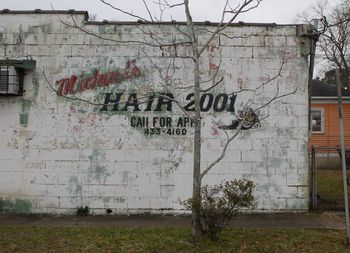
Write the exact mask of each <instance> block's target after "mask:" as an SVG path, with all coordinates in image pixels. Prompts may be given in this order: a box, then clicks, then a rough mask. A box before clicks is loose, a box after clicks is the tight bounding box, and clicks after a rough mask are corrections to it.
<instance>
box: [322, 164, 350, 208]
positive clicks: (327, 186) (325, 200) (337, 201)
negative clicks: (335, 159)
mask: <svg viewBox="0 0 350 253" xmlns="http://www.w3.org/2000/svg"><path fill="white" fill-rule="evenodd" d="M349 176H350V174H349V172H348V178H349ZM342 180H343V177H342V171H341V170H318V171H317V188H318V189H317V190H318V192H317V194H318V196H319V208H320V209H321V210H344V192H343V181H342ZM348 192H349V193H350V186H348Z"/></svg>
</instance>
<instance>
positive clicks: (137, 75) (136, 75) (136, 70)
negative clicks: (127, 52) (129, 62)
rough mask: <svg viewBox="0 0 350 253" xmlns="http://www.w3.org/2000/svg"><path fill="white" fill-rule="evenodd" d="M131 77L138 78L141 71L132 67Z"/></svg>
mask: <svg viewBox="0 0 350 253" xmlns="http://www.w3.org/2000/svg"><path fill="white" fill-rule="evenodd" d="M131 73H132V76H133V77H136V78H137V77H140V76H141V69H140V68H139V67H137V66H136V65H134V67H133V68H132V72H131Z"/></svg>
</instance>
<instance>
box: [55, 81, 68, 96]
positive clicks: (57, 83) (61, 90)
mask: <svg viewBox="0 0 350 253" xmlns="http://www.w3.org/2000/svg"><path fill="white" fill-rule="evenodd" d="M67 81H68V79H67V78H66V79H61V80H58V81H56V86H59V87H58V90H57V95H58V96H62V93H63V88H64V86H65V83H66V82H67Z"/></svg>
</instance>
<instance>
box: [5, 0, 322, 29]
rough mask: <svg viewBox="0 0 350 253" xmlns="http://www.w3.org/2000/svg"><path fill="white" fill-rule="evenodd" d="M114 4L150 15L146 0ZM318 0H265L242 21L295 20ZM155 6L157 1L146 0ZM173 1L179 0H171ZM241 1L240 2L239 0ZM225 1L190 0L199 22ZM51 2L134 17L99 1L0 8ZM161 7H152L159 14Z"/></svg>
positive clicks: (26, 0) (26, 1)
mask: <svg viewBox="0 0 350 253" xmlns="http://www.w3.org/2000/svg"><path fill="white" fill-rule="evenodd" d="M106 1H109V2H110V3H111V4H113V5H115V6H118V7H120V8H123V9H125V10H128V11H133V12H134V13H135V14H139V15H141V16H145V15H146V14H147V12H146V10H145V8H144V5H143V2H142V0H106ZM315 1H316V0H263V1H262V3H261V4H260V6H259V8H257V9H255V10H252V11H250V12H249V13H248V14H246V15H244V16H240V17H238V18H237V20H236V21H237V22H238V21H245V22H260V23H278V24H290V23H295V18H296V16H297V15H298V14H300V13H301V12H303V11H304V10H305V9H307V8H308V7H310V5H311V4H313V3H314V2H315ZM146 2H147V3H149V5H150V6H151V5H153V4H152V3H153V2H154V0H146ZM168 2H170V3H176V2H179V1H172V0H168ZM236 2H237V1H236ZM223 3H224V0H190V4H191V6H190V7H191V13H192V16H193V18H194V20H196V21H205V20H209V21H217V20H218V19H219V18H220V12H221V8H222V7H223ZM51 4H52V6H53V7H54V9H56V10H68V9H76V10H87V11H88V12H89V14H97V19H98V20H103V19H108V20H118V21H122V20H130V19H128V17H127V16H125V15H122V14H121V13H117V12H116V11H115V10H113V9H112V8H110V7H108V6H106V5H104V4H103V3H101V2H100V1H99V0H1V1H0V9H10V10H34V9H43V10H50V9H52V8H51ZM156 10H157V8H153V9H152V13H155V12H156ZM182 14H183V11H181V10H179V11H178V12H175V13H172V14H171V15H172V19H175V20H177V21H181V20H183V15H182Z"/></svg>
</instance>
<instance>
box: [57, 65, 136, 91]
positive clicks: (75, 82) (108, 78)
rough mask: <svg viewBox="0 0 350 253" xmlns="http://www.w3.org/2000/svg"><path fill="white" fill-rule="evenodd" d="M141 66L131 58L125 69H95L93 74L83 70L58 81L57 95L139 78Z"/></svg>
mask: <svg viewBox="0 0 350 253" xmlns="http://www.w3.org/2000/svg"><path fill="white" fill-rule="evenodd" d="M141 74H142V73H141V68H140V67H138V66H137V65H136V60H129V61H127V62H126V64H125V69H124V70H123V71H119V70H114V71H107V72H100V71H99V70H95V71H94V72H93V74H92V75H89V76H86V75H85V73H84V72H82V73H81V74H80V75H79V76H76V75H72V76H71V77H70V78H63V79H60V80H57V81H56V87H57V95H58V96H67V95H68V94H72V95H74V94H75V93H79V92H84V91H86V90H93V89H95V88H96V87H101V86H109V85H111V84H113V83H121V82H122V81H124V80H129V79H133V78H139V77H140V76H141Z"/></svg>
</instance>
